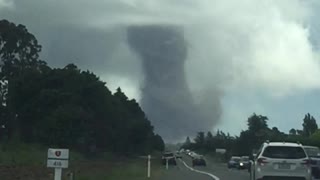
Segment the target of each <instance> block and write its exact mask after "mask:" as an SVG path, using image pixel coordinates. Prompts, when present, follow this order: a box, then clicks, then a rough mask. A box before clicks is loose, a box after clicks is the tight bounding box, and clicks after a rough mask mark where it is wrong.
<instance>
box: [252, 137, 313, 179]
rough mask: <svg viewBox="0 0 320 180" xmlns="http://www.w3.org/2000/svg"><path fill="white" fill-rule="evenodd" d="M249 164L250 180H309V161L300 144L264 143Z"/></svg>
mask: <svg viewBox="0 0 320 180" xmlns="http://www.w3.org/2000/svg"><path fill="white" fill-rule="evenodd" d="M251 163H252V164H251V180H269V179H279V180H284V179H288V180H289V179H292V180H293V179H294V180H311V170H310V160H309V158H308V156H307V155H306V152H305V151H304V149H303V146H302V145H301V144H297V143H286V142H267V143H264V144H263V145H262V146H261V147H260V149H259V151H258V153H257V155H256V156H255V159H254V161H252V162H251Z"/></svg>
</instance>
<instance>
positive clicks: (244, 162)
mask: <svg viewBox="0 0 320 180" xmlns="http://www.w3.org/2000/svg"><path fill="white" fill-rule="evenodd" d="M249 166H250V159H249V156H242V157H241V158H240V161H239V165H238V169H248V168H249Z"/></svg>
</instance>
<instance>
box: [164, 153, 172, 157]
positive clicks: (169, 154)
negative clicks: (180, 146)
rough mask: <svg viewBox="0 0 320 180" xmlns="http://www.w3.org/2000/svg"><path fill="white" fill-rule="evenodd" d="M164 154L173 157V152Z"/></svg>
mask: <svg viewBox="0 0 320 180" xmlns="http://www.w3.org/2000/svg"><path fill="white" fill-rule="evenodd" d="M163 156H165V157H171V156H173V153H166V154H164V155H163Z"/></svg>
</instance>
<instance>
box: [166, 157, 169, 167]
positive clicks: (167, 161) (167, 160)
mask: <svg viewBox="0 0 320 180" xmlns="http://www.w3.org/2000/svg"><path fill="white" fill-rule="evenodd" d="M166 169H167V170H168V169H169V158H166Z"/></svg>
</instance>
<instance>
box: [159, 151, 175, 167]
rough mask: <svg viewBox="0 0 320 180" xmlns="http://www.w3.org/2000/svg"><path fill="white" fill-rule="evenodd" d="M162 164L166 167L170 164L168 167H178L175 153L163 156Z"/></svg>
mask: <svg viewBox="0 0 320 180" xmlns="http://www.w3.org/2000/svg"><path fill="white" fill-rule="evenodd" d="M161 159H162V161H161V162H162V164H163V165H166V164H167V162H168V165H177V161H176V157H175V155H174V153H173V152H165V153H163V154H162V158H161Z"/></svg>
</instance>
